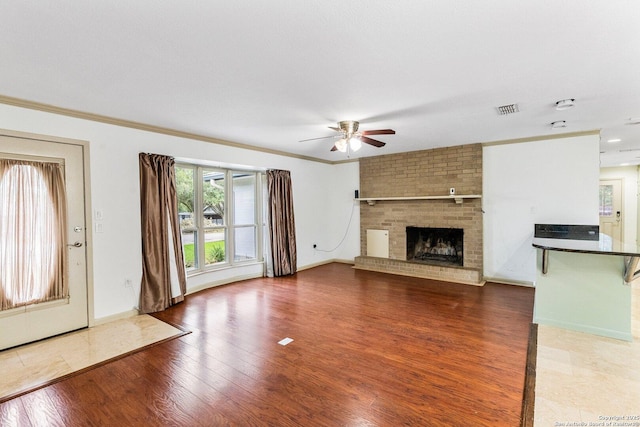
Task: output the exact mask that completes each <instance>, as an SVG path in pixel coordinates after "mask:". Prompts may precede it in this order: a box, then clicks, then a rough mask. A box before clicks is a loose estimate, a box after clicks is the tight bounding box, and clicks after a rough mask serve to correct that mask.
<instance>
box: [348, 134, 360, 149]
mask: <svg viewBox="0 0 640 427" xmlns="http://www.w3.org/2000/svg"><path fill="white" fill-rule="evenodd" d="M349 147H350V148H351V150H353V151H358V150H359V149H360V148H362V141H360V138H356V137H355V136H352V137H351V138H350V139H349Z"/></svg>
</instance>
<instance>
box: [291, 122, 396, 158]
mask: <svg viewBox="0 0 640 427" xmlns="http://www.w3.org/2000/svg"><path fill="white" fill-rule="evenodd" d="M359 124H360V123H358V122H356V121H353V120H344V121H341V122H338V127H335V126H329V129H333V130H335V131H336V132H339V133H338V135H332V136H323V137H320V138H311V139H303V140H302V141H300V142H304V141H313V140H316V139H326V138H340V139H339V140H338V141H336V143H335V144H334V146H333V147H332V148H331V151H341V152H343V153H344V152H346V151H347V150H351V151H358V150H359V149H360V148H361V147H362V143H363V142H364V143H366V144H369V145H373V146H374V147H384V145H385V143H384V142H382V141H378V140H377V139H373V138H369V137H368V135H394V134H395V133H396V131H395V130H393V129H378V130H363V131H361V132H358V126H359Z"/></svg>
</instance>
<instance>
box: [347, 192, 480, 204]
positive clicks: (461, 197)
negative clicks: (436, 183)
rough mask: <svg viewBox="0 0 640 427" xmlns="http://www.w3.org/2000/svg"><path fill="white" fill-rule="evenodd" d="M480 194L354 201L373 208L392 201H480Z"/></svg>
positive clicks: (364, 198) (374, 198)
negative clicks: (377, 204)
mask: <svg viewBox="0 0 640 427" xmlns="http://www.w3.org/2000/svg"><path fill="white" fill-rule="evenodd" d="M480 198H482V196H481V195H480V194H454V195H451V196H409V197H360V198H358V199H355V200H357V201H360V202H367V203H368V204H369V205H371V206H373V205H375V204H376V202H378V201H394V200H447V199H449V200H455V202H456V203H462V202H463V201H464V199H480Z"/></svg>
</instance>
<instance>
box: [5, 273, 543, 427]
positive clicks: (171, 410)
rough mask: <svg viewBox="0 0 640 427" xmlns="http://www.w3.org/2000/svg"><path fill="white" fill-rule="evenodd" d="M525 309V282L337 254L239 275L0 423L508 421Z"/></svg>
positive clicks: (519, 372)
mask: <svg viewBox="0 0 640 427" xmlns="http://www.w3.org/2000/svg"><path fill="white" fill-rule="evenodd" d="M532 310H533V289H531V288H522V287H514V286H506V285H497V284H491V283H489V284H487V285H485V286H484V287H481V288H480V287H474V286H468V285H457V284H452V283H445V282H436V281H431V280H424V279H415V278H409V277H401V276H393V275H387V274H382V273H374V272H367V271H362V270H354V269H352V268H351V267H350V266H348V265H344V264H330V265H326V266H321V267H316V268H313V269H310V270H306V271H302V272H299V273H297V274H296V275H295V276H292V277H286V278H276V279H254V280H248V281H244V282H240V283H237V284H233V285H228V286H223V287H218V288H214V289H209V290H206V291H202V292H199V293H197V294H194V295H191V296H188V297H187V299H186V302H185V303H183V304H180V305H178V306H175V307H172V308H171V309H169V310H166V311H164V312H162V313H159V314H157V316H156V317H158V318H159V319H161V320H165V321H167V322H170V323H173V324H176V325H179V326H181V327H182V328H185V329H187V330H191V331H193V332H192V333H191V334H189V335H185V336H183V337H180V338H177V339H174V340H171V341H169V342H166V343H163V344H160V345H157V346H154V347H152V348H149V349H147V350H144V351H141V352H138V353H136V354H133V355H131V356H128V357H125V358H123V359H119V360H117V361H114V362H112V363H108V364H106V365H103V366H100V367H98V368H96V369H93V370H91V371H88V372H84V373H82V374H79V375H77V376H74V377H71V378H68V379H66V380H64V381H62V382H59V383H56V384H53V385H51V386H48V387H46V388H43V389H40V390H37V391H35V392H33V393H29V394H27V395H24V396H21V397H18V398H16V399H13V400H10V401H7V402H5V403H3V404H1V405H0V425H2V426H5V425H6V426H10V425H19V426H30V425H34V426H35V425H47V426H49V425H64V426H91V425H96V426H104V425H114V426H115V425H118V426H121V425H127V426H134V425H145V426H148V425H181V426H182V425H184V426H198V425H204V426H217V425H237V426H400V425H410V426H492V427H495V426H518V425H519V422H520V411H521V407H522V392H523V387H524V374H525V364H526V352H527V338H528V333H529V325H530V323H531V318H532ZM286 337H290V338H292V339H293V342H291V343H290V344H288V345H286V346H282V345H279V344H278V341H280V340H281V339H283V338H286Z"/></svg>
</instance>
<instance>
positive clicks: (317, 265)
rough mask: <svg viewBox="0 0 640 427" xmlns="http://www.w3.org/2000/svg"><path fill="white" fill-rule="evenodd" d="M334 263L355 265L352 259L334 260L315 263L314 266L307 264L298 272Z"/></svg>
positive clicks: (299, 268)
mask: <svg viewBox="0 0 640 427" xmlns="http://www.w3.org/2000/svg"><path fill="white" fill-rule="evenodd" d="M334 262H338V263H341V264H349V265H353V264H354V262H353V260H352V259H338V258H333V259H328V260H326V261H320V262H314V263H312V264H307V265H304V266H302V267H298V270H297V271H304V270H309V269H310V268H315V267H320V266H321V265H327V264H333V263H334Z"/></svg>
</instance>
